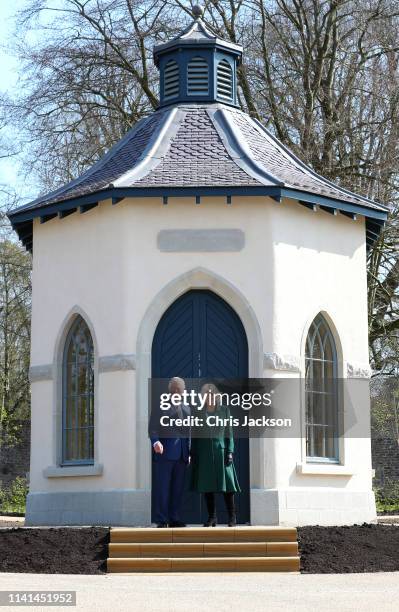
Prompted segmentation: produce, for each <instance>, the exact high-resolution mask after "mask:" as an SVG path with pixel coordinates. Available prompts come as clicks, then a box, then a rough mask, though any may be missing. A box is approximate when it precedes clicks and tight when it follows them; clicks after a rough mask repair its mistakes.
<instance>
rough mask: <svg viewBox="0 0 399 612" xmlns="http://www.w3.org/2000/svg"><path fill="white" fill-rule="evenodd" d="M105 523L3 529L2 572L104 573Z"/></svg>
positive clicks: (0, 543) (0, 539)
mask: <svg viewBox="0 0 399 612" xmlns="http://www.w3.org/2000/svg"><path fill="white" fill-rule="evenodd" d="M108 542H109V529H108V528H106V527H83V528H82V529H79V528H70V527H66V528H59V529H58V528H53V529H52V528H43V529H35V528H29V529H27V528H24V527H22V528H21V527H20V528H17V529H1V530H0V572H30V573H37V574H103V573H104V572H105V571H106V558H107V552H108Z"/></svg>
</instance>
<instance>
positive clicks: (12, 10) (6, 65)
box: [0, 0, 36, 201]
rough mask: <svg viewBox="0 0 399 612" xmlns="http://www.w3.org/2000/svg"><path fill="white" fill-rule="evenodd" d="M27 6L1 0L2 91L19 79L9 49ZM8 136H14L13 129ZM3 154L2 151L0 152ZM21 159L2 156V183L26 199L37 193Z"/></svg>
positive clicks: (18, 2) (14, 59) (14, 61)
mask: <svg viewBox="0 0 399 612" xmlns="http://www.w3.org/2000/svg"><path fill="white" fill-rule="evenodd" d="M24 6H25V0H12V2H11V1H10V0H0V91H1V93H4V92H6V91H12V89H13V88H15V87H16V85H17V81H18V60H17V59H16V58H15V57H13V56H12V52H11V51H10V50H8V49H7V46H8V45H9V43H10V41H12V40H13V37H14V29H15V23H14V18H15V14H16V12H17V11H19V10H20V9H22V8H23V7H24ZM7 136H8V137H9V138H12V136H13V134H12V131H11V130H9V129H8V130H7ZM0 154H1V153H0ZM19 170H20V161H19V160H18V158H8V159H7V158H5V159H1V158H0V185H1V186H4V187H10V188H13V189H15V190H16V191H17V192H18V193H20V194H21V195H22V197H23V199H24V201H25V200H27V199H30V198H32V197H34V196H35V195H36V192H35V190H34V189H35V188H34V187H33V186H31V189H29V184H27V182H26V181H25V179H24V178H23V177H22V176H19Z"/></svg>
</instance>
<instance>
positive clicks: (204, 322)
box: [152, 290, 249, 524]
mask: <svg viewBox="0 0 399 612" xmlns="http://www.w3.org/2000/svg"><path fill="white" fill-rule="evenodd" d="M172 376H180V377H182V378H185V379H189V378H194V379H196V378H206V377H211V378H230V379H231V378H247V376H248V344H247V337H246V334H245V330H244V327H243V325H242V323H241V320H240V318H239V317H238V315H237V314H236V313H235V311H234V310H233V309H232V308H231V307H230V306H229V305H228V304H227V303H226V302H225V301H224V300H223V299H222V298H220V297H219V296H217V295H216V294H214V293H212V292H211V291H205V290H193V291H189V292H187V293H185V294H184V295H183V296H181V297H180V298H179V299H177V300H176V301H175V302H174V303H173V304H172V305H171V306H170V307H169V308H168V310H167V311H166V312H165V314H164V315H163V317H162V319H161V320H160V322H159V324H158V327H157V329H156V332H155V335H154V340H153V345H152V377H153V378H171V377H172ZM235 449H236V451H235V456H234V463H235V466H236V470H237V473H238V478H239V482H240V486H241V489H242V493H240V494H238V495H236V505H237V514H238V516H237V518H238V522H239V523H241V524H243V523H248V522H249V457H248V455H249V444H248V440H246V439H236V440H235ZM189 476H190V475H189V474H188V478H187V483H188V482H189ZM186 488H187V490H186V493H185V501H184V507H183V511H182V518H183V519H184V520H185V521H186V522H188V523H193V524H196V523H202V522H203V521H204V520H205V518H206V509H205V507H204V501H203V499H202V496H200V495H198V494H196V493H190V492H189V491H188V487H186ZM217 497H218V498H220V499H218V501H217V508H218V517H219V521H220V522H222V523H223V522H226V520H227V515H226V512H225V508H224V504H223V499H222V495H218V496H217Z"/></svg>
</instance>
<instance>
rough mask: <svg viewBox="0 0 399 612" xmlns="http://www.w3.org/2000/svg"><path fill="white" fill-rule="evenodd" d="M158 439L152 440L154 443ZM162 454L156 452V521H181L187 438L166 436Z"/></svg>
mask: <svg viewBox="0 0 399 612" xmlns="http://www.w3.org/2000/svg"><path fill="white" fill-rule="evenodd" d="M156 441H157V440H156V439H153V440H151V442H152V443H154V442H156ZM159 441H160V442H161V443H162V445H163V453H162V455H161V454H159V453H155V452H154V451H153V456H154V464H155V465H154V468H155V469H154V472H155V473H154V476H155V482H154V486H155V495H154V502H155V513H154V519H155V522H156V523H171V522H176V521H180V508H181V504H182V498H183V491H184V478H185V474H186V468H187V465H188V457H189V441H188V439H187V438H164V439H160V440H159Z"/></svg>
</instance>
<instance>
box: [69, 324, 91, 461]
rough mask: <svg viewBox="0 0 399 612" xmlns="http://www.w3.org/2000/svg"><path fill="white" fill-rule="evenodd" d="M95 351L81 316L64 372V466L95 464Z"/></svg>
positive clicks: (72, 333) (73, 328) (71, 335)
mask: <svg viewBox="0 0 399 612" xmlns="http://www.w3.org/2000/svg"><path fill="white" fill-rule="evenodd" d="M93 365H94V350H93V339H92V337H91V334H90V331H89V328H88V326H87V324H86V322H85V321H84V319H83V318H82V317H81V316H78V317H77V318H76V319H75V321H74V322H73V324H72V326H71V329H70V330H69V333H68V335H67V338H66V341H65V347H64V359H63V368H62V392H63V397H62V463H63V464H69V463H93V461H94V373H93Z"/></svg>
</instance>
